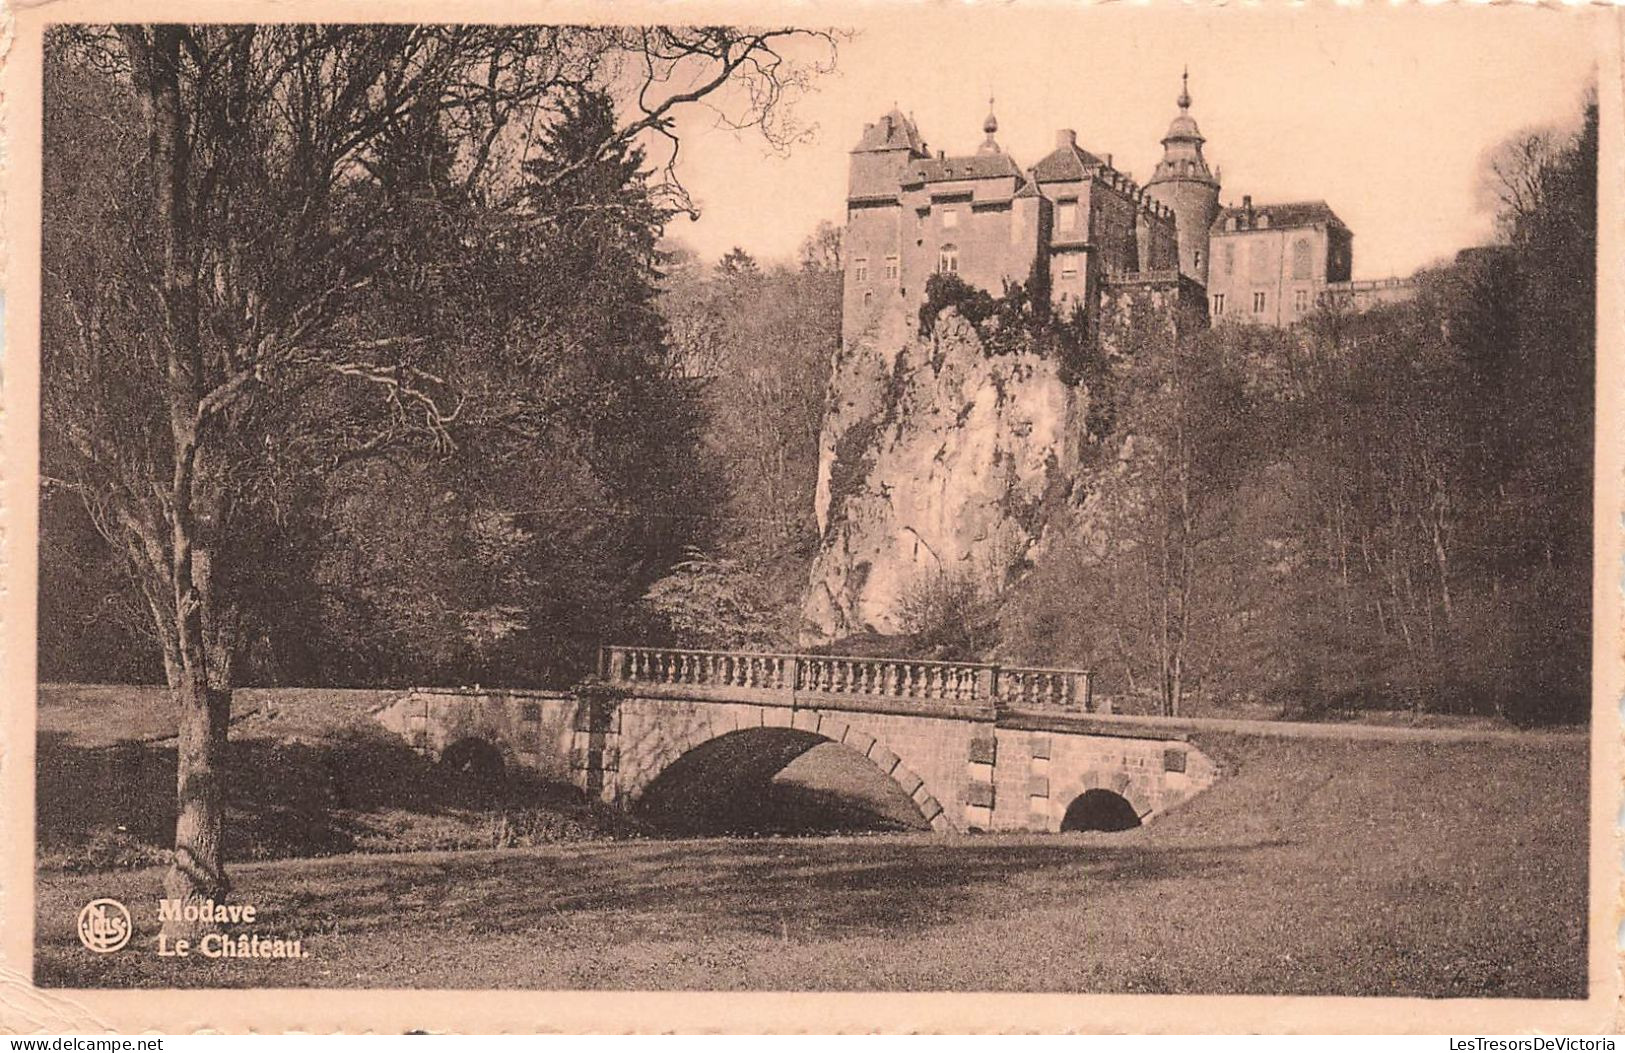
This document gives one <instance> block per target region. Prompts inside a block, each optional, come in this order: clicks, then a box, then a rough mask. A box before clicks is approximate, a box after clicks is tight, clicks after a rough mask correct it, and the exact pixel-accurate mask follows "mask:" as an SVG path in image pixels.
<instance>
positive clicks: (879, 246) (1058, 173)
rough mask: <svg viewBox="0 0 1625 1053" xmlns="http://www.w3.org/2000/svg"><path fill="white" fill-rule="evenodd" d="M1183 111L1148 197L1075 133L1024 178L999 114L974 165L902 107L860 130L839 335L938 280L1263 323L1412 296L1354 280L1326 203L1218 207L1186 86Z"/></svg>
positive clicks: (914, 298)
mask: <svg viewBox="0 0 1625 1053" xmlns="http://www.w3.org/2000/svg"><path fill="white" fill-rule="evenodd" d="M1177 103H1178V106H1179V113H1178V115H1177V116H1175V117H1174V119H1173V122H1172V123H1171V124H1170V125H1169V126H1168V133H1167V134H1166V135H1165V136H1163V139H1162V147H1163V156H1162V160H1161V161H1160V162H1159V163H1158V164H1157V167H1156V171H1155V172H1154V173H1153V174H1152V177H1151V179H1150V181H1149V182H1147V183H1146V184H1145V185H1144V186H1143V187H1142V186H1139V185H1137V184H1136V183H1135V182H1134V181H1133V180H1132V179H1131V178H1130V177H1129V176H1128V175H1126V174H1125V173H1123V172H1121V171H1119V170H1118V169H1117V168H1115V167H1113V165H1112V155H1111V154H1106V155H1105V156H1104V157H1101V156H1099V155H1096V154H1092V153H1090V152H1089V151H1087V150H1085V149H1083V148H1082V147H1080V146H1079V145H1078V140H1077V134H1076V133H1075V132H1073V131H1072V130H1070V129H1062V130H1061V131H1059V132H1057V133H1056V136H1055V148H1054V150H1052V151H1051V152H1050V153H1049V154H1048V155H1047V156H1046V157H1044V158H1043V159H1042V160H1040V161H1039V162H1038V163H1037V164H1035V165H1033V166H1032V167H1031V168H1026V169H1024V168H1022V166H1021V165H1019V164H1017V163H1016V162H1015V160H1013V159H1012V158H1011V157H1010V155H1009V154H1007V153H1005V152H1004V150H1003V149H1002V148H1001V147H1000V146H999V143H998V139H997V134H998V130H999V122H998V119H997V118H996V117H995V116H994V115H993V113H992V112H989V114H988V116H987V120H986V121H985V122H984V123H983V126H982V128H983V132H984V133H985V136H986V138H985V139H983V141H982V144H981V146H980V147H979V148H978V149H977V151H976V153H975V154H972V155H968V156H958V157H950V156H948V155H947V154H946V153H944V152H942V151H938V152H937V153H935V154H932V153H931V152H930V150H929V149H927V146H926V143H925V140H924V139H923V138H922V137H921V136H920V132H919V129H918V128H917V127H916V126H915V123H914V121H913V120H912V119H910V118H909V117H907V116H906V115H904V114H903V113H902V112H901V111H900V110H898V109H896V108H895V107H894V108H893V109H892V111H891V112H890V113H887V114H886V115H884V116H883V117H881V119H880V120H879V121H878V122H876V123H874V124H869V125H866V126H865V127H864V130H863V137H862V138H861V139H860V140H859V142H858V144H857V146H856V147H854V148H853V150H852V154H851V167H850V175H849V180H848V189H847V210H846V241H845V256H846V261H847V262H846V284H845V294H844V302H843V315H842V318H843V324H842V330H843V333H842V335H843V338H844V339H845V341H846V342H847V343H848V345H850V344H851V342H852V341H853V340H854V339H856V338H858V337H859V336H860V335H861V334H862V333H863V332H865V331H866V330H868V329H869V328H870V327H871V326H872V325H874V324H875V322H876V320H877V319H878V318H879V316H880V315H881V313H882V312H885V311H887V310H895V309H897V308H898V307H899V306H901V307H902V308H905V309H909V310H912V309H914V308H917V307H918V305H919V304H921V303H923V302H924V298H925V283H926V280H927V278H928V277H929V276H930V275H932V274H954V275H958V276H959V277H960V278H961V279H963V280H964V281H965V282H967V283H969V284H970V285H973V286H976V287H978V288H982V289H986V290H989V291H991V292H994V293H998V292H999V291H1000V290H1002V289H1003V287H1004V285H1005V283H1006V282H1026V281H1028V280H1029V278H1031V277H1032V276H1033V275H1035V274H1036V273H1040V272H1041V273H1043V274H1045V275H1047V277H1048V280H1049V284H1050V289H1051V297H1052V299H1053V300H1054V302H1055V303H1056V304H1057V305H1066V304H1072V305H1074V306H1076V307H1078V308H1081V309H1082V310H1083V311H1085V312H1086V313H1089V314H1091V315H1092V314H1098V313H1099V312H1100V310H1101V307H1102V304H1103V302H1104V298H1105V297H1107V295H1108V294H1109V293H1110V291H1111V290H1113V289H1122V288H1130V287H1131V288H1134V289H1137V290H1141V291H1143V290H1146V289H1160V290H1163V291H1164V292H1166V293H1169V294H1171V295H1172V297H1174V298H1177V299H1180V300H1185V301H1189V302H1191V303H1193V304H1195V305H1197V306H1199V307H1201V308H1203V309H1205V310H1206V312H1207V314H1208V316H1209V317H1210V318H1212V319H1215V320H1217V319H1233V320H1238V321H1248V322H1255V323H1261V324H1268V325H1290V324H1292V323H1294V322H1296V321H1298V320H1299V319H1301V318H1302V317H1304V316H1305V315H1306V314H1308V313H1309V312H1310V311H1312V310H1313V309H1314V308H1315V307H1316V306H1318V305H1319V304H1321V303H1324V302H1327V301H1329V300H1338V301H1341V302H1344V303H1346V304H1349V305H1352V306H1355V307H1364V306H1367V305H1369V304H1370V303H1373V302H1380V301H1386V300H1393V299H1400V298H1403V297H1404V296H1406V295H1408V293H1409V290H1410V286H1409V283H1407V282H1403V281H1387V282H1353V281H1351V280H1350V277H1351V271H1352V267H1353V253H1354V249H1353V244H1354V235H1353V233H1352V232H1351V231H1350V230H1349V228H1348V227H1347V226H1346V225H1345V224H1344V223H1343V221H1342V220H1340V219H1339V218H1338V217H1337V214H1336V213H1334V212H1333V211H1332V210H1331V208H1330V207H1329V206H1327V204H1326V203H1325V202H1324V201H1308V202H1295V203H1288V204H1274V205H1258V206H1255V205H1254V204H1253V202H1252V198H1251V197H1250V196H1249V197H1244V198H1243V199H1242V204H1241V206H1240V207H1239V208H1221V207H1220V205H1219V189H1220V187H1219V177H1218V174H1217V173H1215V172H1214V171H1213V170H1212V169H1210V168H1209V167H1208V163H1207V160H1206V159H1205V158H1204V157H1203V153H1202V147H1203V144H1204V143H1205V142H1206V140H1205V139H1203V137H1202V133H1201V131H1200V129H1198V127H1197V125H1196V120H1195V118H1193V117H1192V116H1191V114H1190V107H1191V97H1190V91H1189V81H1188V76H1187V78H1185V79H1183V80H1182V83H1181V88H1180V93H1179V98H1178V100H1177ZM990 106H991V104H990ZM1164 302H1167V301H1166V300H1165V301H1164Z"/></svg>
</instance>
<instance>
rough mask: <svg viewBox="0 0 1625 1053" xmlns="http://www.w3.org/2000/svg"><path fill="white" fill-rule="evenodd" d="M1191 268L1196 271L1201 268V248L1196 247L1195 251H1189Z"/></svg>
mask: <svg viewBox="0 0 1625 1053" xmlns="http://www.w3.org/2000/svg"><path fill="white" fill-rule="evenodd" d="M1191 269H1192V270H1198V271H1199V270H1201V269H1202V250H1201V249H1197V250H1196V251H1194V252H1193V253H1191Z"/></svg>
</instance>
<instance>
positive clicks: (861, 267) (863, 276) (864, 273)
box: [852, 256, 869, 285]
mask: <svg viewBox="0 0 1625 1053" xmlns="http://www.w3.org/2000/svg"><path fill="white" fill-rule="evenodd" d="M852 280H853V281H855V282H857V283H858V284H860V285H861V284H862V283H864V282H866V281H868V280H869V261H868V259H866V258H865V257H862V256H859V257H858V258H857V259H855V260H853V261H852Z"/></svg>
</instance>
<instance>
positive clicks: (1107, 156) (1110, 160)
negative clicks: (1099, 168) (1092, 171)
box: [1106, 154, 1112, 168]
mask: <svg viewBox="0 0 1625 1053" xmlns="http://www.w3.org/2000/svg"><path fill="white" fill-rule="evenodd" d="M1111 166H1112V155H1111V154H1107V155H1106V167H1107V168H1110V167H1111Z"/></svg>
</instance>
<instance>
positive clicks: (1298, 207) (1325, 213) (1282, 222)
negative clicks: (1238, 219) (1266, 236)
mask: <svg viewBox="0 0 1625 1053" xmlns="http://www.w3.org/2000/svg"><path fill="white" fill-rule="evenodd" d="M1252 214H1253V225H1252V227H1250V228H1247V229H1252V230H1256V229H1258V222H1257V220H1258V217H1260V216H1268V217H1269V225H1270V227H1315V226H1320V225H1322V224H1328V225H1335V226H1339V227H1347V226H1348V224H1346V223H1344V222H1343V221H1342V220H1341V219H1339V218H1337V213H1335V212H1333V211H1332V209H1331V206H1330V205H1328V204H1326V202H1324V201H1286V202H1282V203H1281V204H1275V205H1254V206H1253V213H1252ZM1246 215H1247V210H1246V209H1244V208H1236V207H1232V208H1225V209H1221V210H1220V211H1219V217H1218V219H1216V220H1214V229H1216V230H1218V229H1226V221H1227V220H1229V219H1230V218H1231V217H1232V216H1243V217H1245V216H1246Z"/></svg>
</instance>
